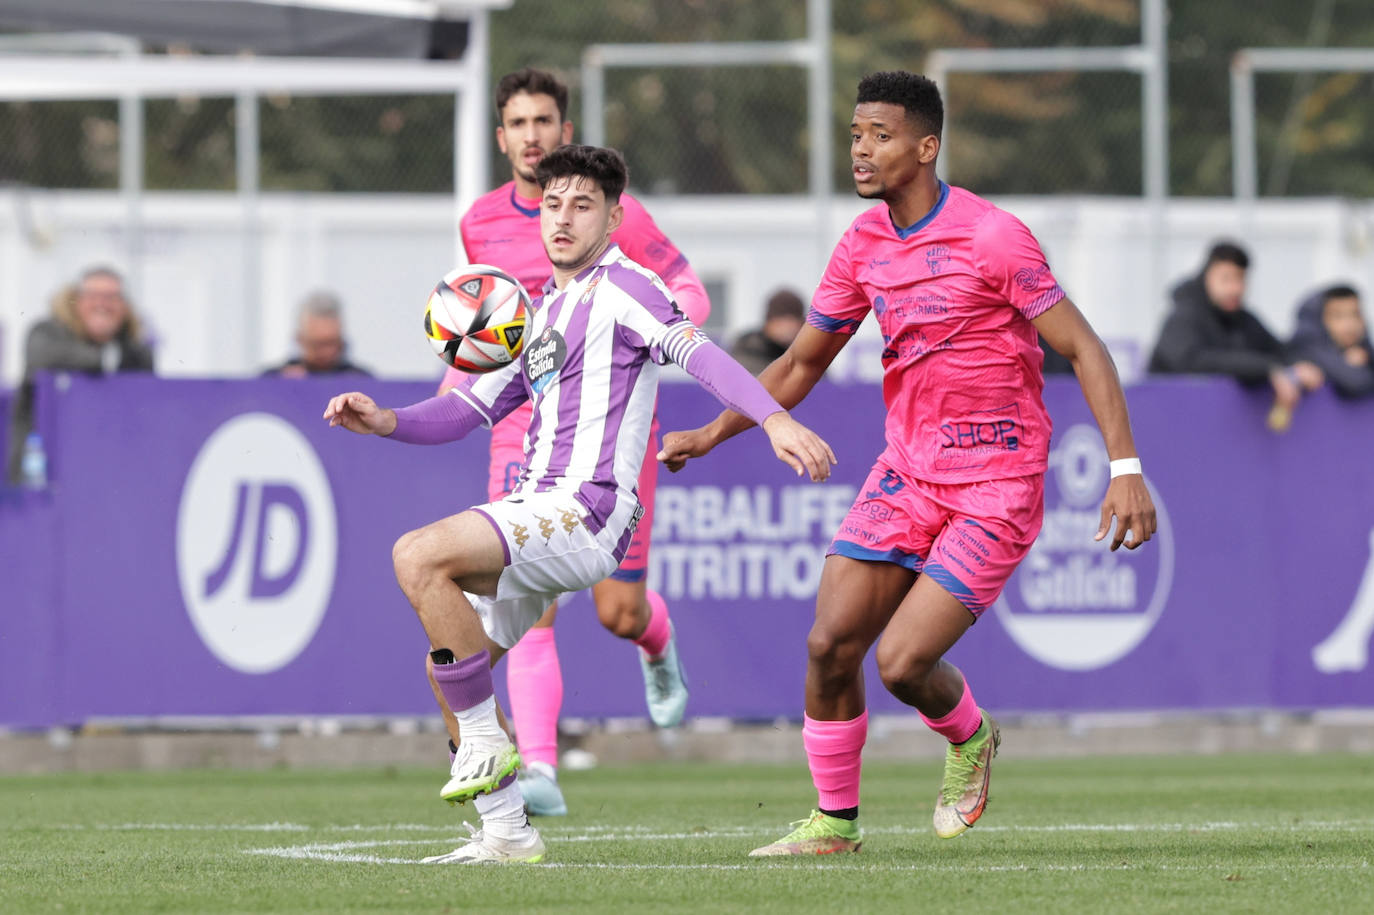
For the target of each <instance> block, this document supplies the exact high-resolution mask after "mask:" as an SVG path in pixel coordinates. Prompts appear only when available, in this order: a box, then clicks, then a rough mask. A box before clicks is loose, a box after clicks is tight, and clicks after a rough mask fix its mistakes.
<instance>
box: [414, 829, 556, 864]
mask: <svg viewBox="0 0 1374 915" xmlns="http://www.w3.org/2000/svg"><path fill="white" fill-rule="evenodd" d="M463 825H464V826H466V827H467V828H468V832H469V833H471V834H472V836H471V838H469V839H468V841H466V842H464V843H463V844H462V845H459V846H458V847H457V848H455V849H454V850H453V851H451V852H449V853H448V854H445V855H434V856H432V857H429V858H425V859H423V860H421V862H420V863H421V864H538V863H539V862H540V861H542V860H544V840H543V839H542V838H541V837H540V835H539V830H537V829H535V828H534V827H533V826H526V827H525V828H524V829H522V830H521V831H520V834H519V835H517V836H514V837H512V838H501V837H499V836H493V835H488V834H487V831H486V830H485V829H473V828H472V824H471V823H464V824H463Z"/></svg>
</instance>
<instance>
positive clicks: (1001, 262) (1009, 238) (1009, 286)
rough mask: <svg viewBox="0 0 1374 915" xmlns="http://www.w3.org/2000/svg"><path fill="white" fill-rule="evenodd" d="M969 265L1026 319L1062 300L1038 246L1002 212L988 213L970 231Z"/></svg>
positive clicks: (1060, 292) (1011, 217)
mask: <svg viewBox="0 0 1374 915" xmlns="http://www.w3.org/2000/svg"><path fill="white" fill-rule="evenodd" d="M973 263H974V266H976V267H977V268H978V272H979V273H980V274H982V276H983V279H984V281H985V282H987V284H988V285H989V286H991V287H992V288H993V289H995V290H997V292H998V293H1000V294H1001V295H1003V296H1005V297H1006V300H1007V301H1008V302H1009V303H1011V305H1012V306H1013V307H1014V308H1016V309H1017V310H1018V311H1020V312H1021V313H1022V314H1023V315H1025V316H1026V317H1027V318H1028V319H1029V318H1038V317H1039V316H1040V315H1042V314H1044V313H1045V312H1046V311H1048V310H1049V308H1050V306H1051V305H1054V304H1055V303H1057V302H1058V301H1059V300H1060V299H1062V298H1064V290H1063V289H1062V288H1060V286H1059V283H1058V281H1057V280H1055V278H1054V274H1053V273H1051V272H1050V265H1049V264H1048V263H1046V261H1045V253H1044V252H1043V251H1041V250H1040V243H1039V242H1037V241H1036V240H1035V236H1034V235H1032V234H1031V231H1030V229H1027V228H1026V225H1025V223H1023V222H1021V220H1019V219H1017V218H1016V217H1015V216H1013V215H1011V214H1010V213H1008V212H1007V211H1006V210H999V209H991V210H989V211H988V212H987V214H986V215H985V216H984V217H983V220H982V222H981V223H979V225H978V228H977V229H976V230H975V231H974V234H973Z"/></svg>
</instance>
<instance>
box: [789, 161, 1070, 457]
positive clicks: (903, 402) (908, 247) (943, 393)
mask: <svg viewBox="0 0 1374 915" xmlns="http://www.w3.org/2000/svg"><path fill="white" fill-rule="evenodd" d="M1062 298H1064V290H1063V289H1061V288H1060V287H1059V284H1058V283H1057V282H1056V281H1055V278H1054V276H1053V274H1051V273H1050V268H1049V265H1048V264H1047V263H1046V262H1045V255H1044V253H1043V252H1042V251H1041V250H1040V245H1039V244H1038V243H1037V242H1036V240H1035V237H1034V236H1033V235H1031V233H1030V230H1029V229H1027V228H1026V227H1025V225H1024V224H1022V223H1021V221H1020V220H1018V219H1017V218H1016V217H1015V216H1012V215H1011V214H1010V213H1008V212H1006V211H1005V210H1001V209H998V208H997V207H995V206H993V205H992V204H991V203H989V202H988V201H986V200H984V199H982V198H981V197H978V196H977V195H975V194H972V193H970V192H969V191H966V190H964V189H963V188H958V187H950V186H949V185H947V184H945V183H944V182H941V183H940V197H939V200H938V201H937V202H936V204H935V206H934V207H933V208H932V209H931V211H930V212H929V213H928V214H927V215H926V216H925V217H924V218H923V219H921V221H920V222H918V223H916V224H915V225H913V226H910V227H909V228H905V229H899V228H897V227H896V226H894V225H893V224H892V217H891V215H890V214H889V212H888V208H887V204H885V203H883V204H879V205H878V206H875V207H873V208H872V209H869V210H866V211H865V212H864V213H862V214H860V216H859V217H858V218H857V219H855V220H854V222H853V224H852V225H851V226H850V227H849V228H848V229H847V230H846V231H845V233H844V237H843V238H841V239H840V242H839V244H837V245H836V246H835V251H834V253H833V254H832V255H831V257H830V263H829V265H828V266H827V267H826V270H825V276H823V277H822V278H821V282H820V286H819V287H818V288H817V289H816V294H815V297H814V298H813V299H812V303H811V311H810V313H809V314H808V315H807V319H806V320H807V323H808V324H810V325H811V326H812V327H815V328H817V329H819V330H823V331H826V332H829V333H841V334H852V333H854V332H855V331H856V330H857V329H858V327H859V325H860V323H862V321H863V319H864V316H865V315H867V314H868V312H869V310H870V309H872V311H873V312H874V313H875V314H876V315H877V317H878V327H879V329H880V330H881V331H882V334H883V344H884V346H883V354H882V359H883V370H884V371H883V400H884V402H885V403H886V405H887V425H886V438H887V448H886V449H885V450H884V451H883V455H882V458H881V459H882V460H883V461H885V462H886V463H887V464H888V465H890V466H892V467H893V468H895V469H896V470H897V471H898V472H899V473H908V474H910V475H911V476H913V477H916V478H917V479H921V480H926V481H929V482H932V483H969V482H977V481H981V480H995V479H1004V478H1008V477H1021V476H1027V475H1030V474H1036V473H1043V472H1044V471H1045V468H1046V466H1047V463H1048V457H1049V441H1050V418H1049V414H1048V413H1047V412H1046V411H1045V404H1044V401H1043V399H1042V398H1041V392H1042V390H1043V389H1044V386H1045V380H1044V376H1043V375H1042V374H1041V371H1040V367H1041V365H1042V363H1043V362H1044V354H1043V353H1042V352H1041V351H1040V347H1039V343H1038V337H1037V335H1036V331H1035V327H1034V326H1033V325H1032V324H1031V323H1030V321H1031V319H1032V318H1035V317H1037V316H1039V315H1040V314H1042V313H1043V312H1045V311H1046V310H1047V309H1048V308H1049V307H1050V306H1052V305H1054V304H1055V303H1056V302H1058V301H1059V300H1060V299H1062Z"/></svg>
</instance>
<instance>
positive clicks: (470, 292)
mask: <svg viewBox="0 0 1374 915" xmlns="http://www.w3.org/2000/svg"><path fill="white" fill-rule="evenodd" d="M458 288H459V289H460V290H462V292H463V295H465V296H467V297H468V298H470V299H475V298H477V295H478V293H480V292H481V291H482V281H481V280H480V279H477V278H475V277H474V278H473V279H470V280H468V281H467V282H466V283H464V284H463V285H461V286H459V287H458Z"/></svg>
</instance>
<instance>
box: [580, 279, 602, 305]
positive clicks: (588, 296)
mask: <svg viewBox="0 0 1374 915" xmlns="http://www.w3.org/2000/svg"><path fill="white" fill-rule="evenodd" d="M600 282H601V277H599V276H598V277H597V278H596V279H594V280H592V281H591V282H590V283H588V284H587V288H586V289H584V290H582V297H581V298H579V299H578V300H577V304H579V305H587V304H590V303H591V301H592V296H594V295H596V286H597V284H598V283H600Z"/></svg>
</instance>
